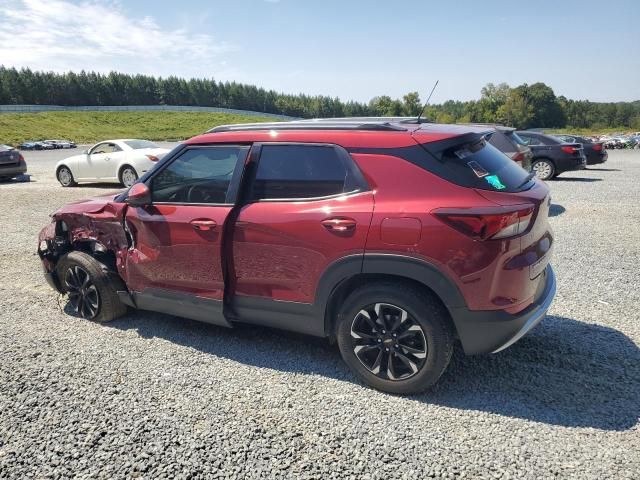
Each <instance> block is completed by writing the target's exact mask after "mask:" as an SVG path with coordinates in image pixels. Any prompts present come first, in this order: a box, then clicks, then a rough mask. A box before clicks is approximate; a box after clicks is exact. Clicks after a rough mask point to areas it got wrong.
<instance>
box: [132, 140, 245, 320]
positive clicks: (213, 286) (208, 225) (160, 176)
mask: <svg viewBox="0 0 640 480" xmlns="http://www.w3.org/2000/svg"><path fill="white" fill-rule="evenodd" d="M248 151H249V147H248V146H243V145H215V146H207V147H198V146H194V147H188V148H186V149H184V150H183V151H182V152H180V153H179V154H178V155H177V156H176V157H175V158H173V159H171V160H170V161H169V162H168V163H166V164H164V165H162V166H161V167H160V168H159V169H158V171H157V172H154V174H153V175H152V176H151V177H150V178H149V179H147V180H146V181H145V184H147V186H149V188H150V190H151V199H152V203H151V205H149V206H146V207H140V208H133V207H130V208H129V209H128V210H127V214H126V227H127V229H128V230H129V233H130V236H131V239H132V248H130V249H129V252H128V255H127V260H126V262H127V277H128V278H127V285H128V287H129V289H130V290H132V291H134V292H137V294H138V295H137V297H136V298H138V299H142V301H143V302H147V303H149V304H151V305H150V306H146V307H143V308H149V309H152V310H153V309H156V308H153V307H154V305H153V302H156V304H157V303H158V302H172V303H171V305H170V306H171V308H173V307H175V305H178V304H181V303H182V304H184V305H187V306H189V308H191V307H194V305H196V307H197V308H198V309H199V311H200V313H197V314H195V315H194V313H193V312H190V313H189V315H185V316H189V317H191V318H196V317H197V315H201V316H202V317H198V319H199V320H203V321H209V322H212V323H224V321H223V320H222V300H223V296H224V274H223V259H222V242H223V238H224V231H225V223H226V221H227V217H228V216H229V213H230V212H231V211H232V209H233V206H234V203H235V197H236V192H237V185H238V182H239V180H240V177H241V175H242V169H243V168H244V161H245V159H246V157H247V153H248ZM194 299H198V301H199V302H200V303H196V304H194V303H193V302H194V301H195V300H194ZM185 302H186V303H185ZM212 302H213V303H212ZM211 305H213V308H212V309H208V307H209V306H211ZM171 308H166V309H164V310H165V311H170V312H173V310H171ZM174 313H176V314H180V313H181V312H174ZM210 315H219V318H216V319H212V318H210Z"/></svg>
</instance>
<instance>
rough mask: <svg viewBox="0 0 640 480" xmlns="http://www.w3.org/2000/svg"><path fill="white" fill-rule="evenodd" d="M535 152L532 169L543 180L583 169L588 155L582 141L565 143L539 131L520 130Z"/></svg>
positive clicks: (522, 137)
mask: <svg viewBox="0 0 640 480" xmlns="http://www.w3.org/2000/svg"><path fill="white" fill-rule="evenodd" d="M518 136H519V137H520V138H521V139H522V140H523V141H524V142H525V143H526V144H527V145H528V146H529V147H531V151H532V152H533V160H532V163H531V169H532V171H534V172H535V173H536V175H537V177H538V178H539V179H541V180H551V179H552V178H554V177H556V176H558V175H560V174H561V173H563V172H568V171H570V170H582V169H584V168H585V166H586V165H587V157H586V156H585V154H584V149H583V148H582V144H581V143H565V142H563V141H562V140H558V139H557V138H555V137H552V136H550V135H545V134H543V133H539V132H531V131H518Z"/></svg>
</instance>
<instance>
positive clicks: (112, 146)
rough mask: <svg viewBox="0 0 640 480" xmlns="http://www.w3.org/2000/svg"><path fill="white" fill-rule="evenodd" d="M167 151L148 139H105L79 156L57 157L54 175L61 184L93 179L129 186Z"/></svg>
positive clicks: (68, 184) (72, 183)
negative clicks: (59, 158) (62, 158)
mask: <svg viewBox="0 0 640 480" xmlns="http://www.w3.org/2000/svg"><path fill="white" fill-rule="evenodd" d="M168 151H169V150H168V149H166V148H159V147H158V146H157V145H156V144H155V143H153V142H150V141H148V140H135V139H121V140H105V141H103V142H100V143H97V144H95V145H94V146H93V147H91V148H90V149H88V150H85V151H84V152H82V154H80V155H75V156H73V157H69V158H65V159H64V160H60V161H59V162H58V163H57V164H56V169H55V172H56V178H57V179H58V181H59V182H60V185H62V186H63V187H72V186H75V185H76V184H78V183H79V182H96V181H99V182H117V183H121V184H122V185H123V186H125V187H130V186H131V185H133V184H134V183H136V181H137V180H138V177H139V176H141V175H143V174H144V173H146V172H147V171H148V170H150V169H151V168H153V166H154V165H155V164H156V162H157V161H158V160H160V159H161V158H162V157H163V156H164V155H165V154H166V153H167V152H168Z"/></svg>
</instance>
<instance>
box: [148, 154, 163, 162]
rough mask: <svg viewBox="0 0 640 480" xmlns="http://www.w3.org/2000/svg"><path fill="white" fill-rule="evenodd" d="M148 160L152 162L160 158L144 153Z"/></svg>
mask: <svg viewBox="0 0 640 480" xmlns="http://www.w3.org/2000/svg"><path fill="white" fill-rule="evenodd" d="M145 156H146V157H147V158H148V159H149V160H151V161H152V162H157V161H158V160H160V159H159V158H158V157H156V156H155V155H145Z"/></svg>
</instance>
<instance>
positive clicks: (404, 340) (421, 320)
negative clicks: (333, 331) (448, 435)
mask: <svg viewBox="0 0 640 480" xmlns="http://www.w3.org/2000/svg"><path fill="white" fill-rule="evenodd" d="M337 341H338V346H339V348H340V353H341V355H342V358H343V359H344V361H345V362H346V363H347V365H349V367H350V368H351V369H352V370H353V372H354V373H355V374H356V375H357V376H358V377H360V378H361V379H362V380H363V381H364V382H365V383H367V384H369V385H371V386H372V387H374V388H377V389H379V390H383V391H386V392H390V393H402V394H409V393H417V392H421V391H423V390H426V389H427V388H429V387H431V386H433V385H434V384H435V383H436V382H437V381H438V379H439V378H440V376H441V375H442V373H443V372H444V370H445V369H446V367H447V365H448V364H449V360H450V359H451V355H452V353H453V335H452V332H451V328H450V326H449V322H448V319H447V314H446V312H445V311H444V310H443V307H442V306H441V305H440V303H439V302H438V301H437V300H436V299H434V298H433V297H432V296H430V295H428V294H427V293H425V292H422V291H420V290H417V289H414V288H412V287H409V288H403V287H402V286H398V285H397V284H395V283H387V282H380V283H377V284H374V285H372V286H367V287H362V288H360V289H358V290H356V291H354V292H353V293H352V294H351V295H349V297H348V298H347V300H346V301H345V303H344V307H343V309H342V311H341V313H340V323H339V324H338V329H337Z"/></svg>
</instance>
